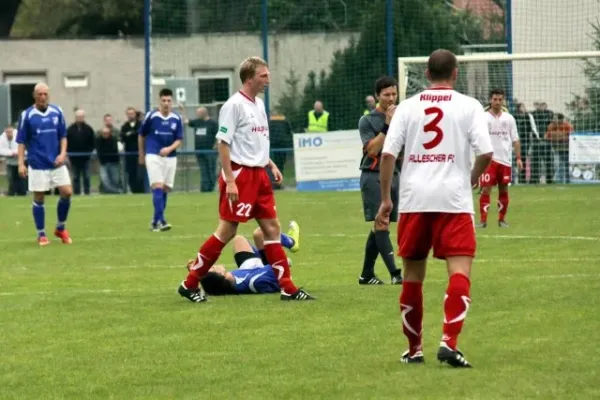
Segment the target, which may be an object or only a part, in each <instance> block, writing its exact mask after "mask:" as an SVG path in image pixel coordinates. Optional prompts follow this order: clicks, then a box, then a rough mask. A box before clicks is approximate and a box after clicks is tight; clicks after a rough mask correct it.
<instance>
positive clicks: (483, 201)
mask: <svg viewBox="0 0 600 400" xmlns="http://www.w3.org/2000/svg"><path fill="white" fill-rule="evenodd" d="M489 208H490V195H489V194H485V193H482V194H481V196H479V218H480V221H481V222H482V223H485V222H487V216H488V209H489Z"/></svg>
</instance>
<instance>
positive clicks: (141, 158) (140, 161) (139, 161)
mask: <svg viewBox="0 0 600 400" xmlns="http://www.w3.org/2000/svg"><path fill="white" fill-rule="evenodd" d="M145 163H146V157H144V155H143V154H140V155H138V164H140V165H144V164H145Z"/></svg>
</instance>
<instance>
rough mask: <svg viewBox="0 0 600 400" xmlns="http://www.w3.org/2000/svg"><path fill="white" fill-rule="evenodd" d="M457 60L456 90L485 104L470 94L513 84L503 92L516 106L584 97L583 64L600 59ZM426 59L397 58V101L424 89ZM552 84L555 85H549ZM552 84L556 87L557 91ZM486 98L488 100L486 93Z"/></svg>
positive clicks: (586, 55)
mask: <svg viewBox="0 0 600 400" xmlns="http://www.w3.org/2000/svg"><path fill="white" fill-rule="evenodd" d="M456 58H457V60H458V64H459V80H458V82H457V86H458V87H457V90H459V91H461V92H463V93H465V94H468V95H470V96H473V97H476V98H478V99H480V100H482V101H485V99H482V98H481V93H480V91H481V90H477V91H476V92H473V89H481V87H482V86H485V87H486V88H489V89H491V88H492V86H493V87H496V86H499V87H502V86H504V85H502V83H503V82H505V83H511V81H512V86H513V87H512V88H508V87H503V89H505V90H508V91H509V92H512V93H513V96H512V97H513V98H514V99H518V100H519V102H525V103H527V102H529V99H530V98H531V99H533V98H535V100H532V101H531V102H530V103H533V102H535V101H544V100H543V98H544V97H547V96H548V97H552V98H556V99H557V100H558V99H565V98H570V97H572V96H573V95H576V94H577V93H580V94H582V95H583V93H584V91H585V87H586V85H587V84H588V82H587V81H586V78H585V75H584V73H583V67H584V61H586V60H589V59H600V51H573V52H551V53H523V54H507V53H481V54H472V55H466V56H457V57H456ZM427 59H428V57H427V56H424V57H399V58H398V75H399V81H398V83H399V93H398V96H399V98H400V100H404V99H406V98H407V97H410V96H411V95H413V94H415V93H417V92H418V91H420V90H423V89H424V88H425V87H427V82H426V79H425V68H426V65H427ZM511 67H512V68H511ZM511 69H512V71H511ZM510 75H512V76H510ZM553 80H555V81H556V82H552V81H553ZM558 81H562V83H559V82H558ZM536 83H539V84H538V85H536V86H535V87H534V86H533V84H536ZM553 83H559V85H558V86H559V87H557V86H556V85H553ZM465 85H466V86H465ZM565 88H566V89H568V90H567V91H564V90H562V91H561V94H558V92H559V90H561V89H565ZM465 89H466V90H465ZM544 92H545V93H544ZM485 96H486V97H487V91H485ZM536 96H537V97H536ZM509 100H512V99H509ZM546 102H547V103H548V104H549V105H550V104H551V103H549V102H548V101H546ZM558 103H559V101H552V104H553V105H555V108H557V107H556V106H558Z"/></svg>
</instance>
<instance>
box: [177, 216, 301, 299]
mask: <svg viewBox="0 0 600 400" xmlns="http://www.w3.org/2000/svg"><path fill="white" fill-rule="evenodd" d="M253 238H254V246H253V245H252V244H251V243H250V242H249V241H248V239H246V238H245V237H243V236H241V235H236V236H235V237H234V238H233V240H232V245H233V257H234V259H235V263H236V265H237V267H238V268H237V269H234V270H232V271H227V269H226V268H225V266H223V265H214V266H212V267H211V269H210V270H209V272H208V273H207V274H206V275H204V277H202V279H201V280H200V284H201V285H202V288H203V289H204V291H205V292H206V293H207V294H210V295H227V294H266V293H279V292H280V291H281V289H280V287H279V282H278V279H277V277H276V276H275V272H274V270H273V268H271V266H270V265H269V264H268V262H267V261H266V257H265V255H264V235H263V232H262V231H261V230H260V228H257V229H256V230H255V231H254V234H253ZM281 245H282V246H283V247H285V248H287V249H289V250H290V251H292V252H293V253H295V252H297V251H298V250H299V248H300V227H299V226H298V224H297V223H296V222H295V221H291V222H290V229H289V231H288V234H287V235H286V234H283V233H282V234H281ZM194 261H195V260H190V263H191V264H193V263H194ZM288 262H289V263H290V265H291V262H290V261H289V259H288ZM189 267H190V264H188V269H189Z"/></svg>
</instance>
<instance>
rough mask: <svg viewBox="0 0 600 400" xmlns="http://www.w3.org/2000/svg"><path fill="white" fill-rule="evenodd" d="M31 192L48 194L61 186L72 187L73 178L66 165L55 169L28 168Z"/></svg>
mask: <svg viewBox="0 0 600 400" xmlns="http://www.w3.org/2000/svg"><path fill="white" fill-rule="evenodd" d="M27 174H28V176H29V185H28V186H29V191H30V192H46V191H48V190H51V189H54V188H55V187H60V186H71V176H70V175H69V170H68V169H67V166H66V165H63V166H61V167H58V168H55V169H33V168H31V167H29V168H28V172H27Z"/></svg>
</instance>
